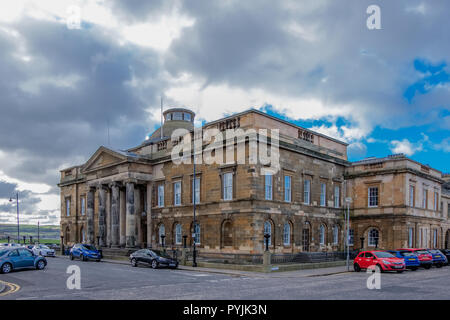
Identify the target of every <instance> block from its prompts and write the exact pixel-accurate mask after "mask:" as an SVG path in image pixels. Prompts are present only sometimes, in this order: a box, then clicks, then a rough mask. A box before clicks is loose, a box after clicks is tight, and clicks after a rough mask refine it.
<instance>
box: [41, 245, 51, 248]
mask: <svg viewBox="0 0 450 320" xmlns="http://www.w3.org/2000/svg"><path fill="white" fill-rule="evenodd" d="M41 249H50V248H49V247H47V246H44V245H42V246H41Z"/></svg>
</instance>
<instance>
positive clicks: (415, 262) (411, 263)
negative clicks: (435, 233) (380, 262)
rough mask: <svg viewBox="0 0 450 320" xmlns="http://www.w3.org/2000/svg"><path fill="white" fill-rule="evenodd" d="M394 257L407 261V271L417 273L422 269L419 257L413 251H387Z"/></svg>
mask: <svg viewBox="0 0 450 320" xmlns="http://www.w3.org/2000/svg"><path fill="white" fill-rule="evenodd" d="M387 252H389V253H390V254H392V255H393V256H395V257H397V258H400V259H403V261H405V266H406V269H411V270H413V271H416V270H417V269H418V268H419V267H420V261H419V257H418V256H417V255H416V254H415V253H414V252H411V251H401V250H387Z"/></svg>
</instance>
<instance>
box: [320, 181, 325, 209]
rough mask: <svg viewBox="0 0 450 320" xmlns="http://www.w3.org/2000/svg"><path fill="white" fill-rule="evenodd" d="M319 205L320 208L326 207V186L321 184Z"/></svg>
mask: <svg viewBox="0 0 450 320" xmlns="http://www.w3.org/2000/svg"><path fill="white" fill-rule="evenodd" d="M320 205H321V206H322V207H325V206H326V205H327V185H326V184H325V183H323V182H322V183H321V184H320Z"/></svg>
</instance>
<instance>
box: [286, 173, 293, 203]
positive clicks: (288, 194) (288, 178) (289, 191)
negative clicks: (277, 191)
mask: <svg viewBox="0 0 450 320" xmlns="http://www.w3.org/2000/svg"><path fill="white" fill-rule="evenodd" d="M291 179H292V178H291V176H284V201H286V202H291V194H292V189H291Z"/></svg>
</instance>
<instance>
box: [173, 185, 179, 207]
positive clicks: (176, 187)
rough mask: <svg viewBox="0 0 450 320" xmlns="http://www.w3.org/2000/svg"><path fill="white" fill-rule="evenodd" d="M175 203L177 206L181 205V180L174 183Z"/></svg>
mask: <svg viewBox="0 0 450 320" xmlns="http://www.w3.org/2000/svg"><path fill="white" fill-rule="evenodd" d="M173 194H174V197H173V204H174V205H175V206H179V205H181V181H177V182H175V183H174V184H173Z"/></svg>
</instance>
